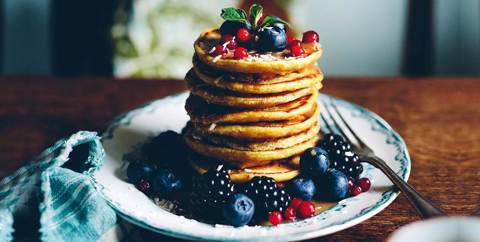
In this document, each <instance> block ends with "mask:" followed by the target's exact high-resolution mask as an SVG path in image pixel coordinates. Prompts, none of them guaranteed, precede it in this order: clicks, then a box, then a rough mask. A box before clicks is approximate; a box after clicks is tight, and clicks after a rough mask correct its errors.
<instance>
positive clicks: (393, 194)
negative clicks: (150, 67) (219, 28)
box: [92, 91, 412, 241]
mask: <svg viewBox="0 0 480 242" xmlns="http://www.w3.org/2000/svg"><path fill="white" fill-rule="evenodd" d="M187 93H188V91H184V92H179V93H176V94H173V95H169V96H166V97H163V98H160V99H156V100H153V101H149V102H146V103H144V104H143V105H140V106H137V107H136V108H133V109H130V110H128V111H126V112H123V113H122V114H120V115H118V116H116V117H115V118H114V119H112V121H110V122H109V123H108V125H107V128H106V129H105V131H104V132H103V133H102V135H101V137H102V142H103V140H104V139H111V138H113V132H114V131H115V130H116V129H117V128H118V127H119V126H121V125H129V124H130V123H131V121H132V120H133V118H134V117H135V116H136V115H137V114H138V113H141V112H142V111H143V110H144V109H146V108H148V107H150V106H151V105H152V104H155V103H156V102H161V101H166V100H168V99H175V98H178V97H179V96H181V95H186V94H187ZM320 98H330V99H331V100H334V101H335V102H337V103H341V104H343V105H347V106H351V107H353V108H354V109H355V110H356V111H360V113H362V114H363V115H364V116H365V117H368V119H369V121H370V122H372V121H375V123H376V124H378V125H379V126H380V127H381V128H382V129H383V132H384V133H387V134H389V135H387V136H388V137H392V138H394V139H395V141H396V143H397V144H398V145H399V146H400V147H401V149H400V153H402V154H403V160H405V164H402V166H401V171H403V174H400V175H401V177H402V179H403V180H405V181H408V179H409V177H410V173H411V164H412V161H411V158H410V154H409V152H408V148H407V145H406V143H405V141H404V140H403V138H402V137H401V136H400V135H399V134H398V133H397V132H396V131H395V130H394V129H393V128H392V127H391V126H390V124H388V123H387V122H386V121H385V120H384V119H383V118H382V117H380V116H379V115H378V114H376V113H374V112H372V111H371V110H369V109H367V108H365V107H362V106H360V105H358V104H356V103H352V102H349V101H347V100H344V99H342V98H338V97H335V96H331V95H327V94H323V93H320V95H319V97H318V99H320ZM371 128H372V129H373V128H374V127H373V126H372V127H371ZM387 142H388V141H387ZM92 180H93V183H94V184H95V187H96V188H97V190H98V191H99V193H100V194H101V196H102V197H103V198H104V199H105V201H107V203H108V204H109V205H110V206H111V207H112V208H113V209H114V210H116V211H117V214H118V215H120V217H122V218H123V219H125V220H126V221H128V222H130V223H132V224H135V225H137V226H140V227H142V228H145V229H148V230H151V231H153V232H156V233H161V234H164V235H167V236H172V237H176V238H181V239H188V240H201V241H206V240H209V241H211V240H222V239H221V238H207V237H205V236H195V235H191V234H189V233H186V232H183V231H174V230H171V229H165V228H160V227H158V226H154V225H151V224H149V223H146V222H144V221H141V220H139V219H137V218H135V217H134V216H131V215H129V213H128V212H126V211H125V210H124V209H123V208H121V207H120V206H117V204H116V202H115V201H112V200H111V199H110V198H109V197H108V196H107V195H106V194H105V192H104V191H103V185H102V184H100V183H99V182H98V181H96V179H95V177H94V176H92ZM399 194H400V191H398V190H396V189H390V190H388V191H384V192H383V193H382V194H381V199H380V200H379V201H377V202H376V203H375V204H374V205H372V206H370V207H366V208H364V209H363V210H361V211H360V213H357V214H355V216H353V217H352V218H351V219H349V220H348V221H346V222H343V223H338V222H337V223H332V224H327V225H326V226H325V228H323V229H320V230H312V231H307V232H305V231H300V232H293V233H289V234H288V235H285V236H284V237H282V238H278V237H275V238H274V241H292V240H303V239H310V238H315V237H321V236H325V235H328V234H332V233H335V232H338V231H341V230H344V229H347V228H350V227H353V226H355V225H357V224H359V223H361V222H364V221H366V220H368V219H370V218H371V217H373V216H375V215H377V214H378V213H379V212H381V211H383V210H384V209H385V208H386V207H388V206H389V205H390V204H391V203H392V202H393V201H394V200H395V199H396V198H397V197H398V195H399ZM338 205H339V204H337V205H336V206H338ZM336 206H335V207H336ZM335 207H334V208H335ZM331 209H333V208H331ZM271 239H272V238H269V237H266V236H259V237H257V238H249V239H248V240H249V241H252V240H253V241H267V240H271ZM223 240H224V239H223ZM229 240H231V239H229ZM233 241H235V240H233ZM237 241H241V240H237Z"/></svg>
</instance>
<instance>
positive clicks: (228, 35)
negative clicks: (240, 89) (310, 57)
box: [210, 4, 319, 60]
mask: <svg viewBox="0 0 480 242" xmlns="http://www.w3.org/2000/svg"><path fill="white" fill-rule="evenodd" d="M221 17H222V18H223V19H224V20H225V21H224V22H223V24H222V25H221V26H220V28H219V32H220V34H221V35H222V38H221V41H220V43H218V44H217V45H215V47H213V48H212V49H211V50H210V54H211V55H212V56H222V58H233V59H236V60H241V59H245V58H247V57H249V55H250V54H251V53H266V52H285V54H286V56H291V57H301V56H304V55H305V53H306V51H305V48H311V45H312V44H316V43H318V41H319V36H318V34H317V33H316V32H315V31H307V32H305V33H303V38H302V40H301V41H300V40H298V39H296V38H294V37H292V36H287V31H286V28H287V27H288V24H287V23H286V22H285V21H284V20H282V19H280V18H278V17H276V16H270V15H265V14H264V13H263V9H262V6H260V5H257V4H253V5H252V6H251V7H250V11H249V15H248V16H247V13H246V12H245V11H244V10H243V9H238V8H233V7H231V8H225V9H223V10H222V14H221Z"/></svg>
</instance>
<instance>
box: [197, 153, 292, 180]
mask: <svg viewBox="0 0 480 242" xmlns="http://www.w3.org/2000/svg"><path fill="white" fill-rule="evenodd" d="M189 159H190V165H191V166H192V167H193V169H194V170H196V171H197V172H198V173H199V174H203V173H205V172H207V170H208V168H209V167H212V166H211V163H208V162H204V161H202V160H200V159H199V158H196V159H193V158H189ZM299 160H300V157H299V156H294V157H290V158H287V159H285V160H282V161H274V162H272V163H270V164H267V165H263V166H254V167H250V168H232V169H229V171H228V173H229V175H230V179H231V180H232V181H233V182H235V183H245V182H248V181H250V180H251V179H253V178H254V177H256V176H266V177H271V178H273V179H275V181H277V182H284V181H289V180H291V179H293V178H295V177H296V176H298V175H299V174H300V171H299V167H298V165H294V164H291V163H298V161H299Z"/></svg>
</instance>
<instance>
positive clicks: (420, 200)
mask: <svg viewBox="0 0 480 242" xmlns="http://www.w3.org/2000/svg"><path fill="white" fill-rule="evenodd" d="M365 160H366V161H368V162H369V163H370V164H372V165H373V166H375V167H377V168H378V169H380V170H381V171H382V172H383V173H384V174H385V175H386V176H387V177H388V178H389V179H390V180H391V181H392V182H393V184H395V186H396V187H397V188H398V189H400V191H402V192H403V194H404V195H405V196H406V197H407V199H408V200H409V201H410V203H411V204H412V206H413V207H414V208H415V209H416V210H417V212H418V213H419V214H420V216H421V217H422V218H424V219H426V218H431V217H437V216H446V214H445V212H443V211H442V210H441V209H440V208H438V207H436V206H435V205H433V204H432V203H431V202H430V201H428V200H427V199H425V198H424V197H422V196H421V195H420V194H419V193H418V192H417V191H416V190H415V189H414V188H413V187H411V186H410V185H409V184H408V183H406V182H405V181H404V180H403V179H402V178H401V177H400V176H398V175H397V173H395V172H394V171H393V170H392V169H391V168H390V167H389V166H388V165H387V164H386V163H385V162H384V161H383V160H382V159H381V158H379V157H377V156H374V157H369V158H367V159H365Z"/></svg>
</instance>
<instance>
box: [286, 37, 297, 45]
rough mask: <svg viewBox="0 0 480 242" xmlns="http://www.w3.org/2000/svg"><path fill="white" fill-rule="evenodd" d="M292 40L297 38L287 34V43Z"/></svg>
mask: <svg viewBox="0 0 480 242" xmlns="http://www.w3.org/2000/svg"><path fill="white" fill-rule="evenodd" d="M294 40H297V38H295V37H293V36H288V37H287V43H288V44H290V43H291V42H292V41H294Z"/></svg>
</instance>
